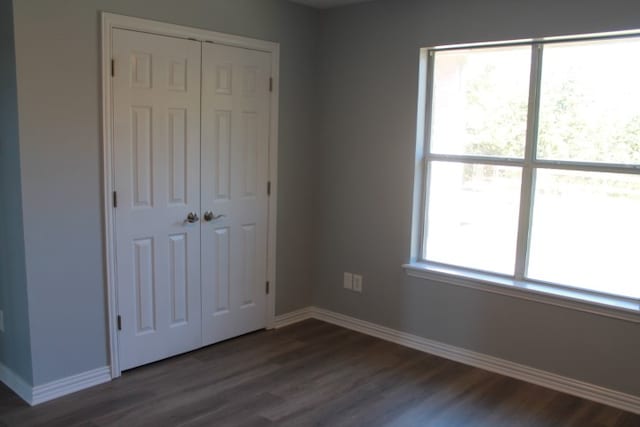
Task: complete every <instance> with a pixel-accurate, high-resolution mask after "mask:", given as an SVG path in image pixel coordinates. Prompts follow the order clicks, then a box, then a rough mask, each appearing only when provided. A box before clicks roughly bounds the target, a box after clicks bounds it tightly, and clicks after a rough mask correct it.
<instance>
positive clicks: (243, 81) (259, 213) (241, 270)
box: [201, 43, 271, 345]
mask: <svg viewBox="0 0 640 427" xmlns="http://www.w3.org/2000/svg"><path fill="white" fill-rule="evenodd" d="M270 70H271V56H270V54H268V53H265V52H260V51H255V50H249V49H242V48H235V47H229V46H222V45H216V44H208V43H204V44H203V50H202V181H201V183H202V184H201V186H202V212H203V218H204V215H205V213H207V212H210V213H211V215H212V216H213V219H209V220H207V221H203V223H202V318H203V325H202V328H203V329H202V332H203V344H204V345H208V344H211V343H214V342H217V341H221V340H224V339H227V338H231V337H234V336H238V335H241V334H244V333H247V332H250V331H254V330H257V329H261V328H264V327H265V326H266V302H267V299H266V290H265V285H266V280H267V278H266V264H267V223H268V221H267V219H268V218H267V216H268V199H267V179H268V148H269V147H268V145H269V98H270V92H269V77H270ZM208 216H209V215H208ZM207 219H208V218H207Z"/></svg>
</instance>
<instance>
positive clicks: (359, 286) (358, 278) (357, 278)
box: [353, 274, 362, 292]
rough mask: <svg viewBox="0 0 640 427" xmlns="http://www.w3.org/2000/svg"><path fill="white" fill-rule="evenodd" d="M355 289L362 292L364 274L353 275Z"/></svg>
mask: <svg viewBox="0 0 640 427" xmlns="http://www.w3.org/2000/svg"><path fill="white" fill-rule="evenodd" d="M353 290H354V291H356V292H362V276H361V275H359V274H354V275H353Z"/></svg>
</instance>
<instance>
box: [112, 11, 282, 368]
mask: <svg viewBox="0 0 640 427" xmlns="http://www.w3.org/2000/svg"><path fill="white" fill-rule="evenodd" d="M101 17H102V147H103V153H102V156H103V183H104V195H103V196H104V217H103V221H104V236H105V239H104V241H105V263H106V269H105V270H106V271H105V275H106V282H107V314H108V316H107V317H108V325H107V328H108V332H109V364H110V369H111V377H112V378H116V377H119V376H120V375H121V370H120V364H119V359H118V354H119V353H118V352H119V344H118V326H117V316H118V306H117V305H118V298H117V287H116V282H115V280H116V274H115V273H116V271H115V269H116V252H115V250H116V245H115V222H114V207H113V191H114V184H113V177H114V169H113V128H112V126H113V103H112V99H113V97H112V87H111V60H112V57H113V54H112V33H113V30H114V29H125V30H133V31H140V32H146V33H151V34H157V35H161V36H170V37H177V38H183V39H195V40H198V41H202V42H205V43H215V44H221V45H226V46H233V47H241V48H245V49H253V50H259V51H263V52H267V53H269V54H270V55H271V78H272V92H271V100H270V117H269V144H268V146H269V148H268V157H269V158H268V177H269V182H270V190H271V192H270V197H269V202H268V203H269V207H268V224H267V280H268V281H269V294H268V295H267V319H266V324H267V328H273V325H274V319H275V296H276V288H277V286H276V224H277V200H278V179H277V178H278V173H277V172H278V170H277V167H278V98H279V97H278V94H279V58H280V45H279V44H278V43H274V42H268V41H264V40H258V39H252V38H247V37H241V36H235V35H229V34H224V33H218V32H214V31H207V30H202V29H196V28H190V27H185V26H180V25H174V24H168V23H163V22H157V21H151V20H147V19H140V18H133V17H129V16H124V15H117V14H113V13H106V12H103V13H102V14H101ZM266 190H267V189H265V191H266Z"/></svg>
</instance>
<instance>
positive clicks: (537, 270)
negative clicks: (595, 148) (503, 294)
mask: <svg viewBox="0 0 640 427" xmlns="http://www.w3.org/2000/svg"><path fill="white" fill-rule="evenodd" d="M639 219H640V177H639V176H629V175H621V174H608V173H598V172H573V171H554V170H548V169H542V170H538V172H537V174H536V189H535V199H534V206H533V225H532V230H531V243H530V245H531V246H530V251H529V253H530V255H529V269H528V276H529V277H530V278H532V279H538V280H544V281H549V282H555V283H560V284H565V285H571V286H575V287H580V288H586V289H591V290H595V291H600V292H605V293H611V294H617V295H625V296H630V297H640V278H639V277H640V276H639V275H638V259H639V258H638V255H639V252H638V242H640V221H639Z"/></svg>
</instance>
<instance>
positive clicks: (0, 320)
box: [0, 310, 4, 332]
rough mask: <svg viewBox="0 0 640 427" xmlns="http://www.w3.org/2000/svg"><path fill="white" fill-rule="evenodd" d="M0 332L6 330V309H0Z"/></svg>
mask: <svg viewBox="0 0 640 427" xmlns="http://www.w3.org/2000/svg"><path fill="white" fill-rule="evenodd" d="M0 332H4V311H2V310H0Z"/></svg>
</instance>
